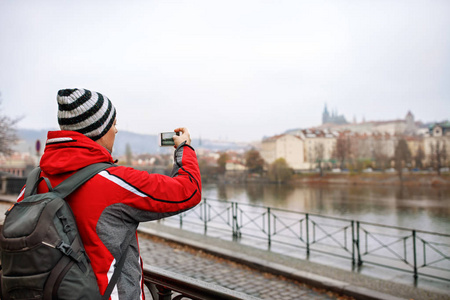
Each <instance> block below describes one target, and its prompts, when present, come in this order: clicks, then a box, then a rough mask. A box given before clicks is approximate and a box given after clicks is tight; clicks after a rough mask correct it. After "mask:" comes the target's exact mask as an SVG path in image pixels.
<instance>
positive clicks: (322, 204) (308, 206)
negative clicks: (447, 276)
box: [203, 184, 450, 233]
mask: <svg viewBox="0 0 450 300" xmlns="http://www.w3.org/2000/svg"><path fill="white" fill-rule="evenodd" d="M203 195H204V196H205V197H209V198H214V199H224V200H230V201H238V202H244V203H251V204H257V205H264V206H270V207H276V208H280V209H288V210H295V211H300V212H309V213H317V214H321V215H327V216H335V217H343V218H350V219H354V220H360V221H366V222H375V223H381V224H387V225H392V226H401V227H409V228H415V229H422V230H428V231H434V232H441V233H449V232H450V188H448V187H439V188H434V187H421V186H414V187H409V186H403V187H400V186H342V185H339V186H338V185H337V186H311V185H309V186H288V185H261V184H249V185H206V186H205V187H204V191H203Z"/></svg>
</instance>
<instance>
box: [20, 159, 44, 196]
mask: <svg viewBox="0 0 450 300" xmlns="http://www.w3.org/2000/svg"><path fill="white" fill-rule="evenodd" d="M40 176H41V168H40V167H36V168H34V169H33V170H32V171H31V172H30V174H28V177H27V182H26V183H25V194H24V198H26V197H28V196H31V195H32V194H33V192H34V191H35V190H36V188H37V183H38V181H39V178H40Z"/></svg>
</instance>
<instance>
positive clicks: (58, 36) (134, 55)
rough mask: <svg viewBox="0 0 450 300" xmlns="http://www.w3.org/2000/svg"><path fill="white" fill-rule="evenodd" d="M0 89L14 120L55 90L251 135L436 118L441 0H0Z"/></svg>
mask: <svg viewBox="0 0 450 300" xmlns="http://www.w3.org/2000/svg"><path fill="white" fill-rule="evenodd" d="M0 45H1V46H0V91H1V93H2V106H1V107H0V109H1V110H2V112H3V113H4V114H7V115H10V116H12V117H14V116H24V119H23V120H22V121H21V122H20V124H19V127H21V128H36V129H47V128H57V127H58V123H57V104H56V93H57V91H58V90H59V89H62V88H74V87H80V88H86V89H90V90H93V91H98V92H100V93H102V94H104V95H106V96H107V97H108V98H110V99H111V101H112V102H113V104H114V105H115V106H116V108H117V110H118V128H119V133H120V130H129V131H134V132H139V133H149V134H154V133H157V132H160V131H166V130H172V129H174V128H176V127H178V126H187V127H188V128H189V129H190V131H191V133H192V136H193V138H198V137H200V136H201V137H202V138H208V139H216V138H217V139H227V140H238V141H244V140H259V139H261V138H262V137H263V136H271V135H274V134H278V133H282V132H283V131H285V130H286V129H291V128H307V127H312V126H317V125H320V123H321V117H322V111H323V108H324V105H325V104H327V105H328V108H329V109H330V110H337V111H338V112H339V113H340V114H344V115H345V117H346V118H347V120H349V121H353V119H354V118H356V120H357V121H358V122H359V121H361V120H362V119H363V117H364V118H365V119H366V120H392V119H398V118H404V117H405V116H406V114H407V112H408V110H411V112H412V113H413V114H414V115H415V118H416V120H421V121H424V122H431V121H442V120H444V119H449V111H450V1H448V0H417V1H416V0H390V1H384V0H372V1H368V0H349V1H339V0H330V1H320V0H314V1H300V0H273V1H268V0H266V1H251V0H239V1H235V0H227V1H213V0H186V1H181V0H180V1H162V0H158V1H157V0H142V1H131V0H128V1H84V0H83V1H80V0H78V1H61V0H57V1H56V0H55V1H45V0H42V1H34V0H28V1H27V0H21V1H7V0H0Z"/></svg>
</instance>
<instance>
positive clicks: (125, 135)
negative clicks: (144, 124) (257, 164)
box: [14, 129, 250, 156]
mask: <svg viewBox="0 0 450 300" xmlns="http://www.w3.org/2000/svg"><path fill="white" fill-rule="evenodd" d="M47 132H48V130H34V129H19V130H18V131H17V135H18V136H19V139H20V141H19V142H18V143H17V145H15V146H14V150H16V151H18V152H31V153H33V152H34V151H35V150H34V149H35V145H36V141H37V140H40V142H41V145H42V150H43V148H44V144H45V140H46V139H47ZM127 144H129V145H130V147H131V151H132V152H133V153H134V154H143V153H148V154H158V153H170V152H171V151H172V149H171V148H166V147H159V146H158V139H157V136H156V135H154V134H153V135H152V134H139V133H134V132H130V131H123V130H121V131H119V133H118V134H117V135H116V141H115V144H114V156H120V155H123V154H125V149H126V145H127ZM192 146H193V147H194V148H195V149H200V148H202V149H206V150H210V151H226V150H235V151H237V150H241V149H249V148H250V145H249V144H245V143H236V142H229V141H212V140H203V139H202V140H198V139H195V138H194V139H193V140H192ZM42 150H41V151H42Z"/></svg>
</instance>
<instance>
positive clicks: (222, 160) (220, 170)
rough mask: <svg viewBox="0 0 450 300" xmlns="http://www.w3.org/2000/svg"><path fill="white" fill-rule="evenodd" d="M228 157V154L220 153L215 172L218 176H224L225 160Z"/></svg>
mask: <svg viewBox="0 0 450 300" xmlns="http://www.w3.org/2000/svg"><path fill="white" fill-rule="evenodd" d="M229 158H230V157H229V156H228V154H227V153H226V152H222V153H220V156H219V159H218V160H217V165H218V168H217V171H218V173H219V174H225V171H226V165H227V160H228V159H229Z"/></svg>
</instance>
